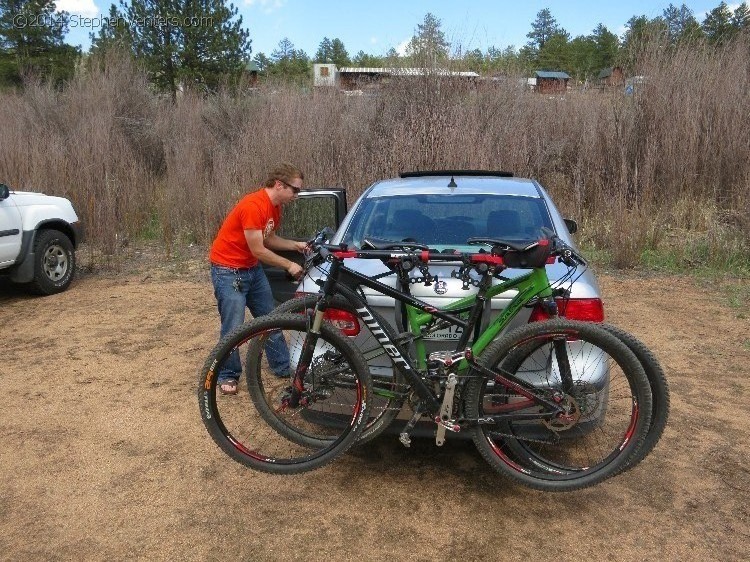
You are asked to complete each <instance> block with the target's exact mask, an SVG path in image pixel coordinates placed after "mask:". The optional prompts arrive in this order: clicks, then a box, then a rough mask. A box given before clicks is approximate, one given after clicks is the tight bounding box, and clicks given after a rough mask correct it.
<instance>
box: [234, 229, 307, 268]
mask: <svg viewBox="0 0 750 562" xmlns="http://www.w3.org/2000/svg"><path fill="white" fill-rule="evenodd" d="M269 238H271V236H269ZM277 238H278V237H277ZM245 240H246V241H247V247H248V248H250V251H251V252H252V253H253V255H254V256H255V257H256V258H258V259H259V260H260V261H262V262H263V263H265V264H268V265H275V266H277V267H281V268H283V269H285V270H286V271H287V272H289V274H290V275H291V276H293V277H299V276H300V275H301V274H302V267H301V266H300V265H299V264H296V263H294V262H293V261H291V260H288V259H286V258H285V257H282V256H280V255H278V254H276V253H274V252H273V251H272V250H271V249H270V248H268V247H267V246H266V244H264V243H263V232H262V231H260V230H246V231H245ZM282 240H284V239H283V238H282ZM267 241H268V239H266V242H267ZM284 242H287V243H288V242H291V240H284ZM295 244H297V243H296V242H295ZM302 244H303V245H304V243H302ZM275 249H277V250H286V249H289V250H296V249H297V246H296V245H295V246H293V247H286V246H284V244H283V243H282V245H281V247H279V246H276V247H275Z"/></svg>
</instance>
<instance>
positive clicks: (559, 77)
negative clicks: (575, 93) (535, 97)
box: [534, 70, 570, 94]
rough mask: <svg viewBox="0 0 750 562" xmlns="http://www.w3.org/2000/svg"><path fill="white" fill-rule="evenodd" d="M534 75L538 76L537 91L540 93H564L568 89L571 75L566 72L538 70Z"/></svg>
mask: <svg viewBox="0 0 750 562" xmlns="http://www.w3.org/2000/svg"><path fill="white" fill-rule="evenodd" d="M534 76H535V77H536V91H537V92H539V93H540V94H564V93H565V91H566V90H567V89H568V80H570V76H568V75H567V74H566V73H565V72H561V71H558V70H555V71H549V70H537V71H536V72H535V73H534Z"/></svg>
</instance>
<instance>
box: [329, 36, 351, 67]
mask: <svg viewBox="0 0 750 562" xmlns="http://www.w3.org/2000/svg"><path fill="white" fill-rule="evenodd" d="M331 62H332V63H333V64H335V65H336V66H338V67H339V68H341V67H344V66H349V65H350V64H351V61H350V60H349V53H347V52H346V47H344V43H343V42H342V41H341V39H334V40H333V41H331Z"/></svg>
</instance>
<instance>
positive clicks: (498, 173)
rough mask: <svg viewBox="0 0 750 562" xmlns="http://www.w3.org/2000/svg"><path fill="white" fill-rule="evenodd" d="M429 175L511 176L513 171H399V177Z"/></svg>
mask: <svg viewBox="0 0 750 562" xmlns="http://www.w3.org/2000/svg"><path fill="white" fill-rule="evenodd" d="M429 176H494V177H498V178H512V177H513V172H503V171H492V170H425V171H423V172H401V173H400V174H399V177H400V178H422V177H429Z"/></svg>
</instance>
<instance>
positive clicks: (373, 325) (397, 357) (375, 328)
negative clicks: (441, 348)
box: [357, 307, 410, 370]
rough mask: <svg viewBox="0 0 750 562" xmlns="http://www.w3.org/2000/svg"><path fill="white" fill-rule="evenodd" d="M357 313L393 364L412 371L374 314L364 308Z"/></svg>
mask: <svg viewBox="0 0 750 562" xmlns="http://www.w3.org/2000/svg"><path fill="white" fill-rule="evenodd" d="M357 312H359V315H360V317H361V318H362V320H364V321H365V324H367V327H368V328H370V331H371V332H372V334H373V335H374V336H375V337H376V338H377V340H378V341H379V342H380V344H381V345H382V346H383V349H385V351H386V353H388V355H390V356H391V359H393V362H394V363H399V364H400V365H402V366H403V368H404V369H407V370H410V369H409V363H407V362H406V359H404V358H403V357H402V356H401V354H400V353H399V352H398V349H396V346H394V345H393V344H392V343H391V340H390V339H388V336H387V335H386V333H385V332H384V331H383V330H382V329H381V328H380V326H379V325H378V322H377V321H376V320H375V318H373V316H372V314H370V311H369V310H367V308H365V307H362V308H358V309H357Z"/></svg>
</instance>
